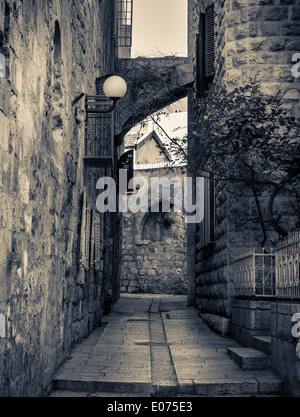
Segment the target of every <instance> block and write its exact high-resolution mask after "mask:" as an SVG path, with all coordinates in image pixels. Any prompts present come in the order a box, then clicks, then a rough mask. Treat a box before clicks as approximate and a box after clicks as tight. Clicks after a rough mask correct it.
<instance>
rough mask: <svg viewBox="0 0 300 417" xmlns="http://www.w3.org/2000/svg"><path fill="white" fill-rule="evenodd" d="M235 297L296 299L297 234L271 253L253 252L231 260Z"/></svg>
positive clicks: (299, 288)
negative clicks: (232, 263)
mask: <svg viewBox="0 0 300 417" xmlns="http://www.w3.org/2000/svg"><path fill="white" fill-rule="evenodd" d="M234 286H235V295H236V296H249V297H250V296H276V297H284V298H300V232H297V233H294V234H293V235H292V236H290V237H288V238H287V239H285V240H283V241H282V242H281V243H280V244H278V245H277V246H276V248H274V251H273V250H272V251H271V253H266V252H265V251H264V250H262V251H261V252H256V250H255V249H253V250H252V251H250V252H247V253H244V254H242V255H240V256H239V257H237V258H236V259H235V261H234Z"/></svg>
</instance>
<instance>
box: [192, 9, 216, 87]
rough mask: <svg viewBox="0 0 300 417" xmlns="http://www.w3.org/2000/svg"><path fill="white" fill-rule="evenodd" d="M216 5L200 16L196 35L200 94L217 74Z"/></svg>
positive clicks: (197, 78) (197, 75) (197, 77)
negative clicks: (215, 62) (215, 63)
mask: <svg viewBox="0 0 300 417" xmlns="http://www.w3.org/2000/svg"><path fill="white" fill-rule="evenodd" d="M214 61H215V37H214V6H213V5H211V6H209V7H208V8H207V9H206V11H205V13H200V16H199V34H197V35H196V62H197V64H196V88H197V92H198V94H199V93H200V95H201V92H203V91H205V90H207V89H208V85H209V84H210V83H211V82H212V80H213V77H214V74H215V67H214Z"/></svg>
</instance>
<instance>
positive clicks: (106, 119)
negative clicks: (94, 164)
mask: <svg viewBox="0 0 300 417" xmlns="http://www.w3.org/2000/svg"><path fill="white" fill-rule="evenodd" d="M111 134H112V126H111V116H110V115H105V114H89V115H88V117H87V121H86V132H85V155H84V156H86V157H89V156H94V157H95V156H97V157H107V158H109V157H111V156H112V147H111Z"/></svg>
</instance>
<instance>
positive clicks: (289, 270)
mask: <svg viewBox="0 0 300 417" xmlns="http://www.w3.org/2000/svg"><path fill="white" fill-rule="evenodd" d="M275 265H276V295H277V296H287V297H300V232H298V233H295V234H294V235H293V236H291V237H289V238H288V239H286V240H284V241H283V242H282V243H281V244H280V245H278V247H277V248H276V252H275Z"/></svg>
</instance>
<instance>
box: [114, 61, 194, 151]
mask: <svg viewBox="0 0 300 417" xmlns="http://www.w3.org/2000/svg"><path fill="white" fill-rule="evenodd" d="M116 73H117V74H118V75H120V76H122V77H123V78H124V79H125V80H126V82H127V85H128V90H127V94H126V95H125V97H123V98H122V99H121V100H120V102H119V104H118V118H117V119H118V120H117V121H116V122H117V123H116V134H117V135H119V141H118V144H120V143H121V142H122V139H123V137H124V136H125V134H126V133H127V132H128V131H129V130H130V129H131V128H132V127H133V126H135V125H136V124H138V123H139V122H141V121H142V120H144V119H145V118H146V117H147V116H149V115H150V114H152V113H154V112H156V111H158V110H160V109H162V108H164V107H166V106H168V105H170V104H172V103H174V102H175V101H177V100H179V99H181V98H183V97H186V96H187V94H188V89H189V87H191V86H192V84H193V82H194V75H193V66H192V63H191V60H190V59H189V58H180V57H172V56H171V57H164V58H135V59H118V60H117V63H116Z"/></svg>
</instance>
